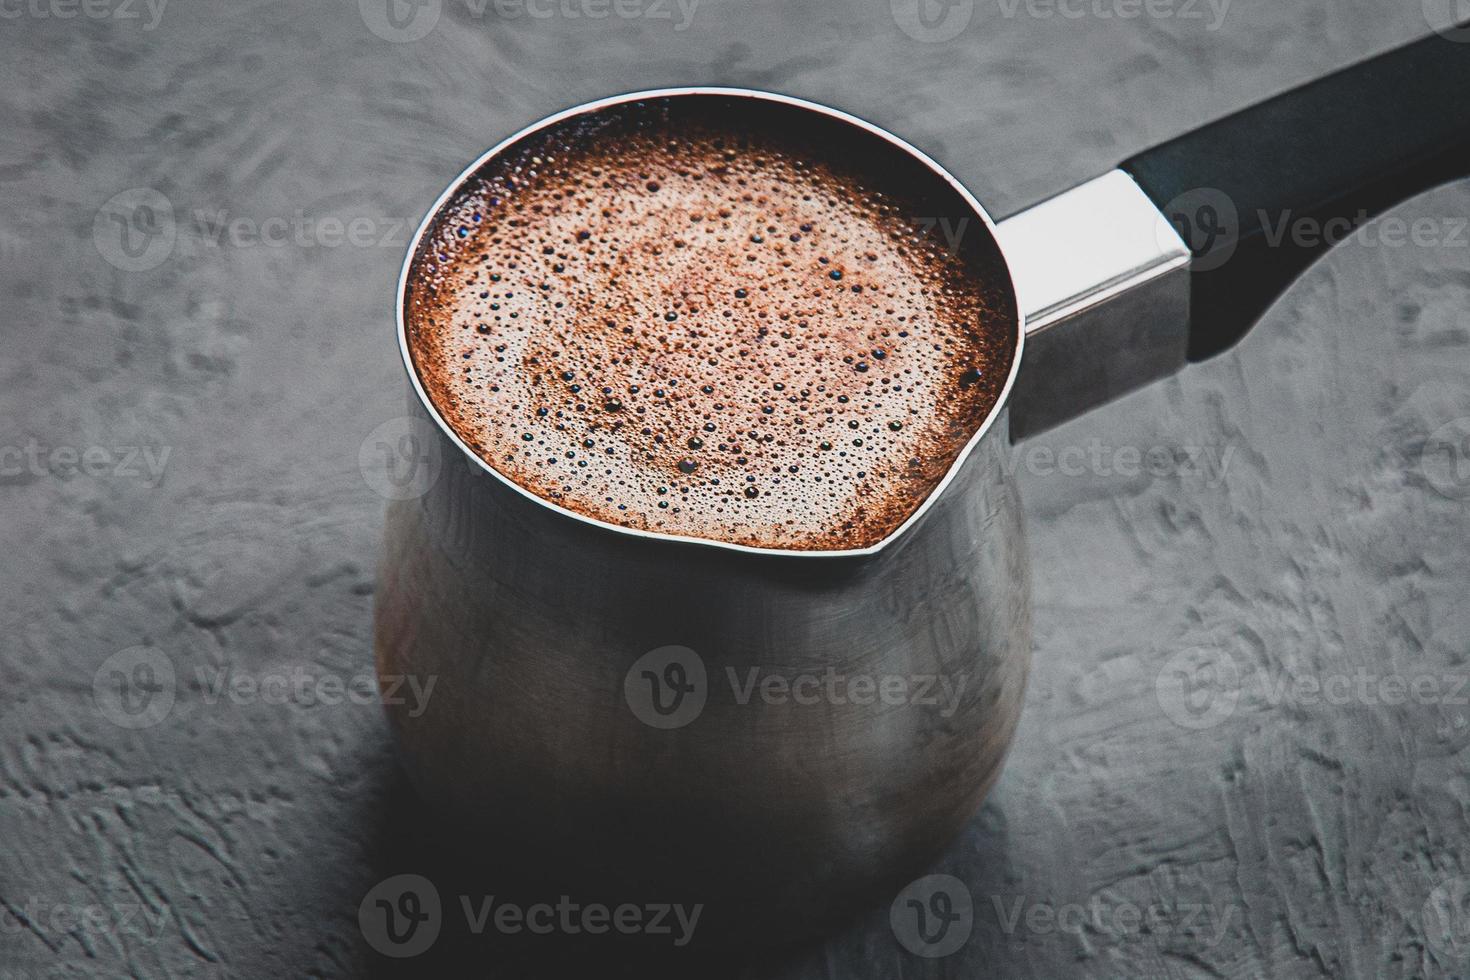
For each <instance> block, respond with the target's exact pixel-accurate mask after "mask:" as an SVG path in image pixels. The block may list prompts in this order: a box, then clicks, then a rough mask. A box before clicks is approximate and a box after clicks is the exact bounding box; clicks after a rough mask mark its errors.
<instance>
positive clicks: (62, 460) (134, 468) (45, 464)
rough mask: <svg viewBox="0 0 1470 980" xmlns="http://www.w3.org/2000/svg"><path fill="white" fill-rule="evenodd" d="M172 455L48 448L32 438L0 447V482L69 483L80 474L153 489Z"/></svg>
mask: <svg viewBox="0 0 1470 980" xmlns="http://www.w3.org/2000/svg"><path fill="white" fill-rule="evenodd" d="M172 453H173V447H172V446H48V445H45V444H44V443H42V442H41V441H40V440H39V439H36V438H35V437H34V436H33V437H31V438H29V439H27V440H26V442H25V443H24V444H22V445H18V446H17V445H10V446H0V479H6V478H12V479H13V478H15V477H19V476H27V475H29V476H54V477H57V478H58V479H62V480H69V479H71V478H72V477H74V476H77V475H79V474H80V475H83V476H89V477H93V478H95V479H117V480H138V481H141V482H142V483H143V484H144V485H145V486H148V487H156V486H158V484H159V483H160V482H161V481H162V480H163V472H164V469H165V468H166V467H167V466H168V459H169V456H170V455H172Z"/></svg>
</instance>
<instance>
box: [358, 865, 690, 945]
mask: <svg viewBox="0 0 1470 980" xmlns="http://www.w3.org/2000/svg"><path fill="white" fill-rule="evenodd" d="M458 906H459V911H460V912H461V914H462V915H463V916H464V923H465V927H466V928H467V929H468V930H469V932H470V933H471V934H473V935H476V936H479V935H482V934H483V933H485V932H486V930H492V931H494V932H497V933H501V934H503V935H512V936H513V935H520V934H526V933H528V934H530V935H535V936H549V935H563V936H577V935H591V936H600V935H607V934H609V933H612V934H617V935H624V936H632V935H644V936H654V937H660V938H664V939H667V940H668V941H669V942H670V943H672V944H673V945H674V946H687V945H688V944H689V942H690V941H691V940H692V939H693V938H694V931H695V929H697V928H698V926H699V919H700V916H701V915H703V913H704V906H703V905H702V904H693V905H685V904H682V903H678V902H641V903H633V902H623V903H618V904H613V905H608V904H606V903H603V902H583V901H579V900H577V899H575V898H573V897H572V896H570V895H562V896H560V897H558V898H557V900H556V901H555V902H532V903H529V904H527V903H520V902H512V901H507V900H505V899H504V898H500V897H497V896H495V895H465V894H462V895H459V896H458ZM444 916H445V913H444V903H443V902H442V901H441V899H440V897H439V890H438V889H437V888H436V887H435V886H434V883H433V882H432V881H430V880H429V879H427V878H425V877H424V876H422V875H414V874H402V875H394V876H393V877H391V878H388V879H386V880H384V881H381V882H379V883H378V884H377V885H375V886H374V887H373V888H372V889H371V890H370V891H368V893H367V894H366V895H364V896H363V899H362V902H361V903H360V904H359V905H358V910H357V921H358V926H359V928H361V929H362V934H363V938H364V939H366V940H367V941H368V944H369V945H370V946H372V947H373V948H374V949H376V950H377V951H378V952H380V953H382V954H383V955H385V956H392V957H395V958H400V959H402V958H406V957H411V956H417V955H419V954H420V953H423V952H425V951H427V950H428V949H429V947H431V946H433V945H434V942H435V940H437V939H438V937H439V932H440V930H441V929H442V928H443V926H444Z"/></svg>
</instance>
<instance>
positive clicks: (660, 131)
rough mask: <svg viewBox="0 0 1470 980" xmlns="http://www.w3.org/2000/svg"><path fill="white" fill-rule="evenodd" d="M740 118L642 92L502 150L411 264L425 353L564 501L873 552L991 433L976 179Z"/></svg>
mask: <svg viewBox="0 0 1470 980" xmlns="http://www.w3.org/2000/svg"><path fill="white" fill-rule="evenodd" d="M737 125H738V120H733V119H731V118H723V117H722V116H721V115H720V114H719V113H699V114H685V113H676V112H671V111H669V109H668V107H667V106H666V105H664V106H660V105H658V104H657V103H637V104H634V105H632V106H631V107H628V108H626V109H625V110H623V111H621V112H617V113H611V114H609V113H599V114H598V116H597V117H596V118H595V120H586V119H580V118H573V119H572V120H568V121H564V122H562V123H558V124H556V125H553V126H551V127H549V128H547V129H544V130H541V131H539V132H537V133H535V134H533V135H531V136H529V137H527V138H526V139H524V140H522V141H521V142H519V143H517V144H516V145H515V146H513V147H512V148H510V149H509V150H508V151H506V152H505V153H503V154H501V155H499V156H497V157H496V158H494V159H492V160H491V161H490V162H489V163H488V164H486V166H485V167H484V168H482V169H481V171H479V172H478V173H477V174H476V175H475V176H474V177H472V178H471V179H470V180H468V181H466V182H465V184H464V185H463V186H462V187H461V190H460V191H459V193H458V194H457V195H456V196H455V198H454V199H452V200H451V201H450V202H449V203H448V204H446V205H445V207H444V208H443V209H442V210H441V212H440V215H439V217H438V219H437V220H436V221H435V223H434V224H433V225H432V226H431V228H430V229H429V232H428V234H427V235H426V236H425V238H424V241H423V243H422V244H421V246H420V249H419V252H418V254H417V255H416V257H415V259H414V263H413V265H412V267H411V269H410V278H409V288H408V294H407V299H406V304H407V306H406V311H405V317H406V324H407V330H408V341H409V347H410V350H411V352H412V356H413V359H414V362H415V366H416V368H417V370H418V373H419V377H420V378H421V380H422V382H423V385H424V388H425V390H426V391H427V392H428V394H429V397H430V398H431V399H432V401H433V403H434V405H435V406H436V407H437V409H438V410H439V412H440V414H441V415H442V416H443V417H444V419H445V420H446V421H447V422H448V423H449V425H450V426H451V427H452V428H453V429H454V431H455V432H456V433H457V434H458V435H459V437H460V438H461V439H462V440H463V441H464V442H465V443H466V444H468V445H469V446H470V447H472V448H473V449H474V450H475V451H476V452H477V453H478V454H479V455H480V456H481V457H482V458H483V459H484V460H485V462H486V463H488V464H489V465H490V466H491V467H493V468H494V469H496V470H497V471H499V472H500V473H501V474H502V475H504V476H505V477H506V478H507V479H509V480H511V481H513V482H514V483H516V484H518V485H519V486H521V487H522V488H524V489H525V490H527V491H529V492H531V493H532V494H535V495H536V496H538V497H541V498H542V499H544V500H547V501H550V502H552V503H554V504H556V505H557V506H560V507H563V508H566V509H568V510H571V511H574V512H576V513H578V514H582V515H584V516H586V517H590V518H594V519H596V520H599V521H605V522H607V523H610V524H617V525H621V526H624V527H628V528H637V529H640V530H646V531H655V532H660V533H665V534H672V535H680V536H685V537H693V538H703V539H709V540H715V541H722V542H728V543H732V544H739V545H746V546H750V547H756V548H779V549H793V550H803V551H811V550H819V551H836V550H850V549H862V548H867V547H870V546H872V545H875V544H877V543H878V542H879V541H881V540H883V539H884V538H885V537H887V536H888V535H889V534H891V533H892V532H893V531H894V530H895V529H897V528H898V527H899V526H900V525H901V524H903V522H904V521H905V520H906V519H907V518H908V517H909V516H910V515H911V514H912V513H913V512H914V511H915V510H916V509H917V508H918V507H919V506H920V505H921V504H922V503H923V501H924V500H925V498H926V497H928V495H929V494H930V493H931V492H932V491H933V490H934V488H935V487H936V486H937V485H938V483H939V482H940V481H941V480H943V478H944V476H945V474H946V473H947V472H948V470H949V469H950V467H951V465H952V464H953V463H954V461H955V459H956V458H957V457H958V455H959V454H960V452H961V451H962V450H963V449H964V447H965V445H966V444H967V443H968V442H969V440H970V439H971V437H972V436H973V435H974V434H975V432H976V431H977V430H978V429H979V428H980V426H981V425H982V424H983V422H984V420H985V418H986V416H987V415H988V414H989V412H990V410H991V408H992V407H993V406H994V404H995V401H996V399H997V397H998V396H999V393H1000V391H1001V389H1002V387H1003V385H1004V382H1005V377H1006V374H1007V373H1008V371H1009V369H1010V363H1011V358H1012V356H1013V354H1014V349H1013V347H1014V338H1013V337H1012V336H1011V330H1012V329H1013V324H1012V319H1011V314H1009V313H1008V312H1007V311H1005V310H1004V309H1001V308H1000V303H1001V302H1002V301H1001V300H999V299H997V296H998V295H999V294H998V293H997V292H996V291H995V290H994V288H993V287H994V282H993V277H994V272H993V271H992V272H988V273H987V272H985V271H984V270H983V269H982V268H981V266H983V265H984V263H983V262H981V261H980V260H978V259H976V258H975V257H974V256H972V255H971V254H970V252H969V250H968V249H967V248H965V247H963V236H962V234H961V238H960V243H959V244H956V243H955V242H954V241H952V240H951V239H953V238H954V237H955V236H954V233H955V232H956V231H959V232H961V233H962V232H963V228H964V225H963V224H962V223H961V221H960V216H961V215H963V214H965V213H967V212H964V211H961V210H959V209H960V208H961V207H962V206H963V205H962V204H960V203H957V202H959V201H960V198H959V196H958V195H957V194H953V191H952V189H948V190H947V191H946V190H945V189H944V188H941V189H939V190H938V191H936V190H934V189H932V188H931V189H926V190H918V189H916V188H918V184H917V183H916V182H914V181H910V182H909V183H908V184H907V185H905V183H904V182H903V181H897V182H896V181H895V176H896V175H895V174H894V173H892V172H884V173H882V174H881V175H879V174H878V173H877V172H876V170H875V167H874V165H872V164H871V163H869V162H867V161H866V160H865V157H866V154H864V153H862V152H857V150H856V149H854V148H853V147H846V148H843V147H842V146H841V145H840V143H836V142H833V141H832V140H828V139H823V138H822V135H821V134H820V133H815V132H806V133H802V132H800V131H797V130H793V131H792V132H789V133H783V132H779V131H777V132H769V133H765V134H764V135H763V134H762V132H761V131H760V129H759V127H740V128H736V127H737ZM742 130H743V131H742ZM865 138H869V139H876V138H874V137H866V136H865ZM839 151H841V152H839ZM911 192H912V193H911ZM945 193H949V194H951V195H953V197H952V199H949V200H946V199H945V197H944V194H945ZM936 194H938V196H937V197H936V196H934V195H936ZM905 195H907V196H905ZM938 207H947V208H949V210H948V211H936V210H935V209H936V208H938ZM940 218H943V219H944V220H943V221H942V222H941V221H939V220H938V219H940ZM969 220H972V221H976V222H978V220H979V219H969ZM941 230H944V231H948V232H949V233H950V234H949V235H945V234H940V231H941ZM971 234H972V235H973V236H975V237H977V238H987V237H988V236H985V235H984V234H983V229H979V228H976V229H973V230H972V232H971ZM988 277H989V278H988Z"/></svg>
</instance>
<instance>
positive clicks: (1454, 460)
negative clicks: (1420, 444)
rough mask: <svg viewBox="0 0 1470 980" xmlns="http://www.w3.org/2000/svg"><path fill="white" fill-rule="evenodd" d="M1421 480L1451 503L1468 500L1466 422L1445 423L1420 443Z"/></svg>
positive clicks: (1469, 428)
mask: <svg viewBox="0 0 1470 980" xmlns="http://www.w3.org/2000/svg"><path fill="white" fill-rule="evenodd" d="M1419 469H1420V470H1421V471H1422V472H1423V474H1424V479H1425V480H1426V481H1428V483H1429V485H1430V486H1431V487H1433V488H1434V489H1435V490H1436V491H1437V492H1438V493H1440V494H1441V495H1442V496H1445V497H1448V498H1449V499H1451V500H1464V499H1465V498H1467V497H1470V418H1458V419H1453V420H1451V421H1449V422H1446V423H1445V424H1444V425H1442V426H1440V427H1439V428H1437V429H1435V430H1434V431H1433V432H1432V433H1430V435H1429V438H1428V439H1426V440H1424V449H1423V450H1422V452H1421V453H1420V456H1419Z"/></svg>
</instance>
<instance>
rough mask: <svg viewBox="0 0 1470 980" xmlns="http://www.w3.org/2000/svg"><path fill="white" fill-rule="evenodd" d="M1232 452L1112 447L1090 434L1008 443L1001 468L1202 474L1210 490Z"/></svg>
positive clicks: (1040, 472)
mask: <svg viewBox="0 0 1470 980" xmlns="http://www.w3.org/2000/svg"><path fill="white" fill-rule="evenodd" d="M1234 455H1235V447H1234V446H1225V447H1224V448H1223V449H1222V448H1221V447H1219V446H1163V445H1158V446H1110V445H1108V444H1107V443H1105V442H1103V441H1102V440H1101V439H1098V438H1096V437H1094V438H1092V439H1090V440H1088V442H1087V443H1086V444H1073V445H1064V446H1050V445H1046V444H1045V443H1031V444H1025V445H1017V446H1012V447H1010V449H1009V450H1008V452H1007V455H1006V457H1005V460H1004V462H1003V463H1002V466H1003V467H1004V468H1005V471H1006V473H1007V475H1010V476H1014V475H1015V474H1016V473H1017V472H1018V471H1021V470H1024V471H1025V472H1027V473H1029V474H1031V475H1032V476H1043V477H1050V476H1065V477H1082V476H1101V477H1110V476H1120V477H1124V478H1125V479H1131V478H1133V477H1139V476H1151V477H1156V478H1164V477H1180V478H1202V479H1203V480H1204V482H1205V486H1206V487H1208V488H1210V489H1214V488H1215V487H1217V486H1219V485H1220V483H1221V482H1223V481H1224V479H1225V475H1226V473H1227V471H1228V470H1229V467H1230V460H1231V458H1232V457H1233V456H1234Z"/></svg>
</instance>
